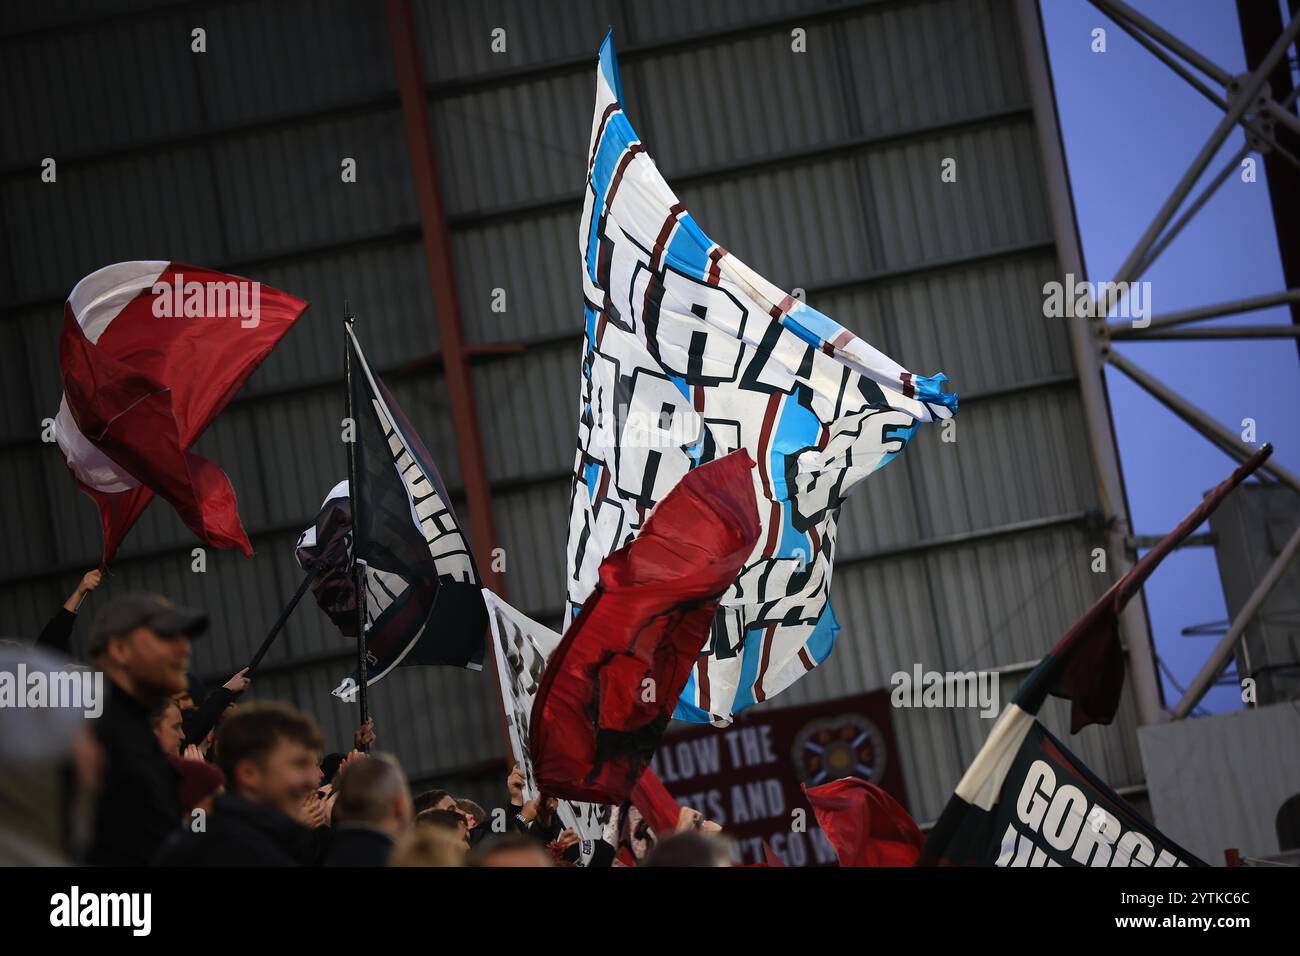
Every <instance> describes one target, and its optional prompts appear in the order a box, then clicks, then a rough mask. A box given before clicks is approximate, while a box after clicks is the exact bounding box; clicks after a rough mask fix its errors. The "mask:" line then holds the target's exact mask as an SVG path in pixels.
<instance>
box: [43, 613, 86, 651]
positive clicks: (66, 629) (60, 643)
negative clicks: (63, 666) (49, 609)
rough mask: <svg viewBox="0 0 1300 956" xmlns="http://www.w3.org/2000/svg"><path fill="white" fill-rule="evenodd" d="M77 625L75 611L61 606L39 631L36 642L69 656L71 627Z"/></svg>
mask: <svg viewBox="0 0 1300 956" xmlns="http://www.w3.org/2000/svg"><path fill="white" fill-rule="evenodd" d="M76 625H77V613H76V612H75V611H69V610H68V609H67V608H66V607H61V608H59V609H58V610H57V611H55V612H54V617H52V618H50V619H49V621H48V622H47V623H46V625H45V627H43V628H41V633H40V634H38V635H37V636H36V643H37V644H38V645H39V646H41V647H48V648H50V649H51V650H55V651H58V652H59V653H60V654H66V655H68V656H71V653H72V652H71V647H72V629H73V628H74V627H76Z"/></svg>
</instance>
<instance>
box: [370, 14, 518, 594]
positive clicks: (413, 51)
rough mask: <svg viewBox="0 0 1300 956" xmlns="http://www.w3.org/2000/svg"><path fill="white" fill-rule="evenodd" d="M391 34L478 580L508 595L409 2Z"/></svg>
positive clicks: (393, 17) (394, 17)
mask: <svg viewBox="0 0 1300 956" xmlns="http://www.w3.org/2000/svg"><path fill="white" fill-rule="evenodd" d="M386 11H387V16H388V29H389V34H390V36H391V37H392V41H393V59H394V65H395V66H396V68H397V86H398V89H399V91H400V92H401V97H402V119H403V121H404V123H405V125H406V142H407V147H408V148H409V151H410V156H411V174H412V179H413V180H414V184H415V195H416V201H417V205H418V206H419V209H420V229H421V232H422V234H423V239H424V259H425V265H426V266H427V267H428V270H429V282H430V284H431V285H432V287H433V301H434V309H435V313H434V320H435V321H436V322H437V325H438V339H439V342H440V344H441V346H442V349H441V353H442V367H443V374H444V375H445V376H446V379H447V392H448V395H449V397H450V399H451V421H452V430H453V431H454V432H455V434H456V451H457V453H458V454H459V456H460V470H461V476H462V477H463V479H464V481H465V498H466V502H467V504H468V506H469V524H470V536H471V538H472V539H473V542H474V545H475V552H476V557H477V564H478V569H479V576H480V578H481V579H482V581H483V584H484V586H485V587H488V588H491V589H492V590H493V591H495V592H496V593H497V594H501V595H504V593H505V592H504V589H503V582H502V581H501V580H500V575H498V574H497V572H496V571H494V570H492V560H491V558H492V552H493V550H494V549H495V548H496V546H497V532H496V519H495V518H494V516H493V514H492V490H491V487H490V485H489V483H488V477H487V463H486V459H485V457H484V454H483V438H482V435H481V434H480V433H479V416H478V411H477V409H476V408H475V404H474V381H473V378H472V377H471V375H470V370H469V356H468V354H467V350H466V348H465V335H464V332H463V331H462V329H461V318H460V302H459V301H458V297H457V292H456V273H455V269H454V268H453V267H452V262H451V233H450V232H449V231H448V229H447V217H446V215H445V214H444V212H443V203H442V187H441V185H440V184H439V182H438V157H437V151H436V150H435V148H434V145H433V131H432V129H431V128H430V126H429V102H428V99H427V97H426V95H425V87H424V81H423V80H422V79H421V77H420V51H419V49H418V48H417V46H416V34H415V22H414V17H413V16H412V14H411V4H410V2H409V0H387V4H386Z"/></svg>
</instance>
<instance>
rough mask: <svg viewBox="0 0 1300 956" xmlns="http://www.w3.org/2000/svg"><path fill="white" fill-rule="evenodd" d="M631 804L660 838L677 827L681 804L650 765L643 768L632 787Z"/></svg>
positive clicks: (680, 814) (680, 815)
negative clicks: (643, 770)
mask: <svg viewBox="0 0 1300 956" xmlns="http://www.w3.org/2000/svg"><path fill="white" fill-rule="evenodd" d="M632 804H633V806H635V807H636V808H637V809H638V810H640V811H641V816H643V817H645V821H646V823H648V824H650V829H651V830H654V831H655V834H656V835H657V836H659V837H661V838H662V837H666V836H669V835H671V834H672V833H673V831H674V830H676V829H677V821H678V820H680V819H681V818H682V805H681V804H680V803H678V802H677V801H676V800H674V799H673V795H672V794H671V793H669V792H668V788H667V787H665V786H664V782H663V781H662V780H660V779H659V775H658V774H657V773H655V772H654V769H653V768H652V767H646V768H645V772H644V773H642V774H641V778H640V779H639V780H637V782H636V786H635V787H633V788H632Z"/></svg>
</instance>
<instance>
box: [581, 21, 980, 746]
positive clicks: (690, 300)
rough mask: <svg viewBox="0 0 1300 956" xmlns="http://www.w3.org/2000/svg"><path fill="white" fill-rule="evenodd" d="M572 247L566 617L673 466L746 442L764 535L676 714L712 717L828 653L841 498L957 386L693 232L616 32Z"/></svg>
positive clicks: (605, 48)
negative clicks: (577, 350)
mask: <svg viewBox="0 0 1300 956" xmlns="http://www.w3.org/2000/svg"><path fill="white" fill-rule="evenodd" d="M771 228H773V229H780V228H782V226H781V223H780V222H779V221H778V220H776V219H773V221H772V223H771ZM578 240H579V248H580V251H581V255H582V284H583V293H584V299H585V310H584V312H585V318H586V333H585V338H584V341H583V352H582V394H581V399H580V405H579V425H578V448H577V456H576V459H575V463H574V479H573V486H572V496H571V505H570V516H569V540H568V601H569V612H570V613H569V615H568V620H569V621H570V622H571V621H572V620H573V618H574V617H575V616H576V614H577V611H578V609H579V608H580V607H581V605H582V603H583V602H584V601H585V600H586V599H587V597H588V596H589V595H590V594H591V592H592V590H593V589H594V588H595V586H596V582H597V577H598V572H599V568H600V562H601V561H602V560H603V559H604V558H605V556H606V555H608V554H609V553H610V552H612V551H614V550H616V549H618V548H620V547H622V546H623V545H625V544H626V543H627V542H628V541H630V540H631V539H632V538H633V537H635V536H636V534H637V532H638V530H639V529H640V528H641V526H642V524H643V522H644V521H645V518H646V516H647V515H648V514H649V512H650V510H651V509H652V508H653V507H654V505H655V504H656V502H658V501H659V500H660V499H662V498H663V496H664V495H665V494H667V493H668V491H669V490H670V489H671V488H672V487H673V485H675V484H676V483H677V481H678V480H679V479H681V477H682V476H683V475H685V474H686V473H687V472H688V471H690V470H691V469H692V468H696V467H698V466H699V465H701V464H704V463H705V462H708V461H712V460H713V459H715V458H720V457H722V456H723V455H726V454H727V453H728V452H731V451H735V450H736V449H738V448H744V449H746V450H747V451H748V452H749V454H750V456H751V457H752V458H753V459H754V460H755V461H756V462H757V463H758V467H757V468H756V469H754V484H755V494H756V495H757V499H758V511H759V515H760V517H761V519H762V522H763V533H762V534H761V535H760V537H759V541H758V544H757V545H756V546H755V549H754V552H753V554H752V555H751V556H750V558H749V560H748V561H747V562H746V564H745V566H744V567H743V569H742V570H741V573H740V575H739V576H738V577H737V579H736V581H735V583H734V584H733V585H732V587H731V588H730V589H729V590H728V592H727V593H726V594H725V595H724V596H723V598H722V601H721V604H720V606H719V609H718V616H717V620H716V621H715V622H714V627H713V635H712V638H711V640H710V642H709V643H708V644H707V645H706V646H705V649H704V652H703V653H702V654H701V656H700V658H699V660H698V661H697V663H696V665H695V668H694V671H693V672H692V675H691V678H690V681H689V682H688V683H687V685H686V689H685V691H684V692H683V694H682V697H681V700H680V702H679V703H678V706H677V709H676V712H675V714H674V716H675V717H676V718H678V719H681V720H688V721H694V722H700V723H703V722H707V721H712V722H713V723H715V724H718V725H725V724H727V723H729V722H730V721H731V719H732V716H733V715H734V714H735V713H737V712H739V711H741V710H743V709H744V708H746V707H748V706H750V705H752V704H754V703H756V702H759V701H762V700H766V699H767V698H770V697H772V696H773V695H775V694H777V693H778V692H780V691H781V690H782V689H784V688H785V687H788V686H789V685H790V684H792V683H793V682H794V681H795V680H797V679H798V678H799V677H801V676H802V675H803V674H805V673H807V672H808V671H810V670H812V669H813V668H814V667H816V666H817V665H818V664H820V663H821V662H822V661H824V660H825V659H826V657H827V655H828V654H830V651H831V647H832V645H833V644H834V641H835V632H836V630H837V629H838V626H839V625H838V624H837V623H836V620H835V614H834V611H833V610H832V608H831V604H830V598H829V595H830V582H831V569H832V564H833V562H834V557H835V529H836V519H837V516H838V513H839V508H840V504H841V503H842V502H843V500H844V498H845V497H846V496H847V495H848V493H849V492H850V491H851V490H852V489H853V487H854V486H855V485H856V484H857V483H858V482H859V481H861V480H862V479H863V478H865V477H866V476H867V475H869V474H870V473H871V472H873V471H875V470H876V469H877V468H879V467H881V466H882V465H884V464H885V463H886V462H888V461H890V460H891V459H892V458H894V457H896V456H897V455H898V454H899V453H900V452H902V450H903V449H904V448H905V447H906V446H907V443H908V442H909V441H910V440H911V438H912V436H913V435H914V434H915V433H916V430H917V428H918V427H919V425H920V423H921V422H928V421H933V420H935V419H943V418H949V417H951V416H952V415H953V414H954V413H955V412H956V410H957V396H956V395H952V394H947V393H944V392H943V391H942V382H943V381H945V376H943V375H936V376H933V377H925V376H920V375H914V374H912V373H911V372H909V371H907V370H906V369H904V368H903V367H902V366H901V365H899V364H898V363H897V362H895V361H894V360H893V359H891V358H889V357H888V356H886V355H884V354H883V353H881V352H879V351H877V350H876V349H874V348H872V347H871V346H870V345H868V344H867V343H866V342H864V341H863V340H862V339H860V338H858V336H856V335H854V334H853V333H852V332H850V331H848V330H847V329H845V328H844V327H843V326H841V325H839V324H838V323H836V322H834V321H833V320H831V319H830V318H828V317H827V316H825V315H823V314H821V313H820V312H818V311H817V310H816V309H814V308H812V307H811V306H809V305H807V304H806V303H804V302H802V301H800V300H799V299H797V298H795V297H793V296H791V295H789V294H787V293H786V292H784V291H783V290H781V289H779V288H777V287H776V286H775V285H773V284H772V283H771V282H768V281H767V280H766V279H764V278H763V277H762V276H760V275H758V274H757V273H756V272H754V271H753V270H752V269H750V268H749V267H748V266H746V265H745V264H744V263H743V262H741V261H740V260H739V259H737V258H736V257H735V256H734V255H732V254H731V253H729V252H728V251H727V250H726V249H724V248H722V246H720V245H718V243H716V242H714V241H713V240H712V239H710V238H709V237H708V236H707V235H705V233H704V231H703V230H702V229H701V228H700V227H699V226H698V225H697V224H696V222H695V220H694V219H692V218H691V215H690V213H689V212H687V211H686V209H685V207H684V206H683V205H682V203H681V202H680V201H679V200H678V199H677V196H676V195H674V193H673V191H672V189H670V188H669V186H668V183H667V182H665V180H664V178H663V176H662V175H660V173H659V170H658V168H657V167H656V166H655V163H654V161H653V160H652V159H651V158H650V155H649V153H647V151H646V148H645V146H644V144H643V143H642V142H641V140H640V139H639V138H638V136H637V134H636V131H635V130H634V129H633V128H632V124H631V122H630V121H629V120H628V117H627V114H626V113H625V111H624V103H623V94H622V84H621V82H620V79H619V71H618V63H617V61H616V59H615V57H614V46H613V39H612V37H607V38H606V39H605V42H604V44H603V45H602V46H601V49H600V63H599V69H598V71H597V76H596V109H595V116H594V118H593V121H592V130H591V141H590V146H589V151H588V162H587V183H586V190H585V197H584V201H583V211H582V222H581V225H580V228H579V234H578Z"/></svg>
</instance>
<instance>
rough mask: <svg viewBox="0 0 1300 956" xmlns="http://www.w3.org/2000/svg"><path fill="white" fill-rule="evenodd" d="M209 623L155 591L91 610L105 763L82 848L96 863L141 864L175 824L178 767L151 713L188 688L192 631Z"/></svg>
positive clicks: (178, 812)
mask: <svg viewBox="0 0 1300 956" xmlns="http://www.w3.org/2000/svg"><path fill="white" fill-rule="evenodd" d="M207 625H208V618H207V615H206V614H204V613H203V612H202V611H196V610H192V609H190V608H182V607H176V606H175V605H173V604H172V603H171V602H170V601H168V600H167V599H166V598H163V597H160V596H158V595H156V594H126V595H123V596H122V597H120V598H117V599H116V600H114V601H112V602H110V603H109V604H107V605H105V606H104V607H103V608H101V609H100V611H99V613H98V614H97V615H96V617H95V622H94V625H93V627H92V628H91V636H90V647H89V651H90V656H91V659H92V661H93V662H94V665H95V667H96V668H97V669H99V670H101V671H103V672H104V676H105V677H106V678H107V684H108V687H107V691H108V693H107V697H108V701H107V703H106V704H105V706H104V713H103V715H102V716H101V717H100V718H99V719H98V720H96V721H95V722H94V724H95V725H94V731H95V737H96V739H97V740H98V741H99V744H100V746H101V747H102V748H103V751H104V755H105V757H106V760H107V770H106V773H105V777H104V786H103V789H102V790H101V792H100V796H99V800H98V802H97V804H96V807H95V825H94V837H93V840H92V843H91V848H90V852H89V853H88V854H87V856H86V861H87V862H88V863H90V864H91V865H93V866H144V865H146V864H148V863H149V861H150V860H151V859H153V857H154V855H155V854H156V853H157V852H158V850H159V848H160V847H161V846H162V844H163V842H164V841H165V840H166V839H167V837H168V836H169V835H170V834H171V833H172V832H173V831H175V830H176V829H177V827H178V824H179V821H180V819H181V812H182V810H181V799H180V793H179V785H178V781H177V775H176V771H175V770H174V769H173V768H172V766H171V765H170V764H169V763H168V762H167V757H166V755H165V754H164V753H163V750H162V747H161V746H160V745H159V743H158V738H157V737H156V736H155V735H154V730H153V726H152V722H151V719H150V718H151V716H152V715H153V713H154V712H155V711H156V709H157V707H158V706H159V705H160V704H161V702H162V701H163V700H164V699H165V698H168V697H171V696H173V695H175V694H179V693H181V692H182V691H184V690H185V689H186V686H187V685H186V671H187V669H188V667H189V662H190V638H191V637H195V636H197V635H199V634H202V633H203V632H204V630H206V628H207Z"/></svg>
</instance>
